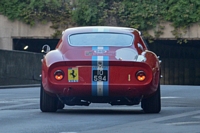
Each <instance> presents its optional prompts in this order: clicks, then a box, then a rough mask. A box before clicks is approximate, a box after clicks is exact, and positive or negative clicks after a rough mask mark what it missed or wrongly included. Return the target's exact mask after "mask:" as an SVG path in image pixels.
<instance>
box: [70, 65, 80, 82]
mask: <svg viewBox="0 0 200 133" xmlns="http://www.w3.org/2000/svg"><path fill="white" fill-rule="evenodd" d="M68 82H78V68H68Z"/></svg>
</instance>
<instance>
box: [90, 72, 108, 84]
mask: <svg viewBox="0 0 200 133" xmlns="http://www.w3.org/2000/svg"><path fill="white" fill-rule="evenodd" d="M93 81H95V82H97V81H108V71H107V70H93Z"/></svg>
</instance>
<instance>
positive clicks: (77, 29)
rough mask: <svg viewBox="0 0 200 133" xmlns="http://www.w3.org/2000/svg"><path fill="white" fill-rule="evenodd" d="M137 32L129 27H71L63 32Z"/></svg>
mask: <svg viewBox="0 0 200 133" xmlns="http://www.w3.org/2000/svg"><path fill="white" fill-rule="evenodd" d="M134 31H137V32H138V33H139V34H140V31H138V30H137V29H134V28H129V27H115V26H84V27H72V28H68V29H66V30H65V31H63V34H64V33H65V32H68V33H70V32H71V33H82V32H118V33H130V32H134Z"/></svg>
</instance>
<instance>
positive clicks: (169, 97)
mask: <svg viewBox="0 0 200 133" xmlns="http://www.w3.org/2000/svg"><path fill="white" fill-rule="evenodd" d="M176 98H182V97H172V96H168V97H161V99H176Z"/></svg>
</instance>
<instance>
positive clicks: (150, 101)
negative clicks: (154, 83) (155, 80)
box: [141, 84, 161, 113]
mask: <svg viewBox="0 0 200 133" xmlns="http://www.w3.org/2000/svg"><path fill="white" fill-rule="evenodd" d="M160 97H161V96H160V84H159V85H158V88H157V91H156V92H155V93H154V94H153V95H152V96H151V97H148V98H144V99H142V103H141V106H142V108H143V111H144V112H145V113H159V112H160V110H161V99H160Z"/></svg>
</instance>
